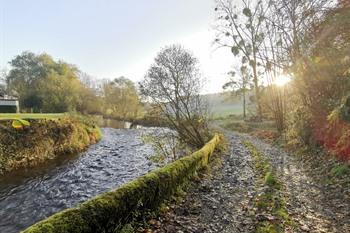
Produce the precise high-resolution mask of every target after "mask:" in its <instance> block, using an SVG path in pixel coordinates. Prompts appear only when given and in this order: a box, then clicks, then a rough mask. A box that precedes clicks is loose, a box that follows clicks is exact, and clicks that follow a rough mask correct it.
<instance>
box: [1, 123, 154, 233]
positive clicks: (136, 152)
mask: <svg viewBox="0 0 350 233" xmlns="http://www.w3.org/2000/svg"><path fill="white" fill-rule="evenodd" d="M155 131H156V129H155V128H141V129H113V128H103V129H102V132H103V138H102V140H101V141H100V142H98V143H97V144H95V145H92V146H91V147H89V149H88V150H87V151H86V152H83V153H81V154H79V155H74V156H72V155H69V156H60V157H59V158H57V159H55V160H53V161H49V162H48V163H47V164H43V165H42V166H40V167H37V168H35V169H28V170H21V171H18V172H15V173H11V174H10V175H7V176H6V177H2V178H1V179H0V232H1V233H17V232H19V231H20V230H23V229H24V228H26V227H28V226H30V225H32V224H33V223H35V222H37V221H39V220H42V219H44V218H46V217H48V216H50V215H52V214H54V213H56V212H58V211H60V210H63V209H65V208H69V207H73V206H75V205H77V204H78V203H80V202H83V201H85V200H87V199H89V198H91V197H93V196H96V195H98V194H100V193H103V192H106V191H108V190H111V189H113V188H115V187H118V186H120V185H121V184H123V183H125V182H127V181H129V180H131V179H133V178H135V177H138V176H140V175H142V174H145V173H147V172H148V171H150V170H152V169H154V168H155V166H154V165H153V164H152V163H151V162H150V161H149V160H148V159H147V157H148V156H150V155H152V153H153V150H152V148H151V146H150V145H147V144H144V143H143V142H142V140H141V136H142V135H143V134H148V133H154V132H155Z"/></svg>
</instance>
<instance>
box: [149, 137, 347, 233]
mask: <svg viewBox="0 0 350 233" xmlns="http://www.w3.org/2000/svg"><path fill="white" fill-rule="evenodd" d="M226 136H227V139H228V140H229V142H230V149H229V151H228V154H227V156H223V159H222V160H223V161H222V166H221V167H217V168H214V170H213V172H212V175H211V176H210V177H207V178H205V179H201V180H199V181H197V182H196V183H195V184H194V185H193V186H192V187H191V188H190V189H189V191H188V194H187V195H186V197H185V198H184V200H183V201H182V203H180V204H176V205H173V206H170V211H169V212H168V213H167V214H166V215H164V216H161V217H160V218H159V219H158V220H157V221H156V222H157V224H155V225H154V227H153V230H152V231H145V232H155V233H159V232H169V233H170V232H177V233H186V232H198V233H199V232H200V233H202V232H204V233H209V232H223V233H234V232H254V229H255V226H256V221H258V220H257V218H256V217H255V215H254V209H253V207H252V206H253V205H252V199H253V197H254V196H255V195H256V193H255V183H256V178H257V177H256V174H255V173H254V169H253V167H254V165H253V162H252V158H251V156H250V153H249V151H248V150H247V149H246V148H245V146H244V145H243V143H242V141H243V140H248V141H251V142H252V143H253V144H254V145H255V147H256V148H257V149H258V150H259V151H260V152H262V153H263V154H264V155H265V157H266V158H267V159H268V160H269V161H270V163H271V165H272V166H273V167H274V169H276V172H277V176H278V178H279V179H280V181H282V183H283V184H284V188H283V189H284V192H285V194H284V196H285V197H286V200H287V211H288V213H289V215H290V217H291V219H292V220H293V222H294V224H295V226H294V227H293V229H289V230H287V231H286V232H315V233H321V232H327V233H328V232H339V233H347V232H350V190H348V189H345V190H342V191H339V189H336V188H335V189H334V190H333V189H332V187H325V186H321V185H317V183H316V182H315V181H314V180H313V178H312V177H310V176H309V175H308V173H307V172H306V169H304V168H303V167H302V166H301V164H300V163H299V162H298V161H296V160H294V159H293V158H292V157H291V156H289V155H288V154H287V153H285V152H283V151H282V150H280V149H278V148H275V147H273V146H271V145H269V144H266V143H264V142H262V141H261V140H258V139H256V138H253V137H250V136H247V135H241V134H238V133H228V134H227V135H226ZM338 188H339V187H338ZM337 192H338V193H337Z"/></svg>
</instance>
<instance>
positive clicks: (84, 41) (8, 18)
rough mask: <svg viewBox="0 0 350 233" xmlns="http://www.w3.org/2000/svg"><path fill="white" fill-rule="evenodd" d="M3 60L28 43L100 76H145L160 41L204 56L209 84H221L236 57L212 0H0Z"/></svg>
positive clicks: (216, 87) (211, 88) (213, 88)
mask: <svg viewBox="0 0 350 233" xmlns="http://www.w3.org/2000/svg"><path fill="white" fill-rule="evenodd" d="M0 8H1V9H0V10H1V12H0V13H1V18H0V68H4V67H8V61H10V60H11V59H12V58H13V57H14V56H15V55H17V54H20V53H21V52H22V51H26V50H29V51H32V52H35V53H41V52H46V53H48V54H50V55H52V56H53V57H54V58H55V59H62V60H64V61H66V62H68V63H72V64H75V65H77V66H78V68H79V69H80V70H82V71H84V72H86V73H88V74H90V75H92V76H93V77H95V78H110V79H111V78H116V77H119V76H122V75H123V76H125V77H127V78H130V79H131V80H133V81H139V80H141V79H142V78H143V76H144V74H145V73H146V71H147V69H148V67H149V66H150V64H151V63H152V62H153V59H154V57H155V56H156V54H157V52H158V51H159V50H160V48H161V47H164V46H165V45H170V44H173V43H177V44H183V45H184V46H185V48H187V49H189V50H191V51H192V52H193V54H194V55H195V56H196V57H197V58H198V59H199V61H200V64H201V70H202V73H203V75H204V76H205V77H206V79H207V84H206V86H205V92H211V93H212V92H219V91H221V90H222V89H221V87H222V85H223V84H224V83H225V81H226V80H227V75H226V74H227V72H228V71H229V70H230V68H231V66H232V64H233V61H234V57H233V55H232V54H231V53H230V51H229V50H226V49H221V50H216V51H214V47H213V46H212V41H213V40H214V39H215V38H214V35H213V30H212V24H213V20H214V0H127V1H126V0H60V1H47V0H35V1H27V0H0Z"/></svg>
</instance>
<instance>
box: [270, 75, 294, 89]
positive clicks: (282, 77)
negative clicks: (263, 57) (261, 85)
mask: <svg viewBox="0 0 350 233" xmlns="http://www.w3.org/2000/svg"><path fill="white" fill-rule="evenodd" d="M289 81H290V77H289V76H287V75H280V76H278V77H277V78H276V79H275V81H274V83H275V85H276V86H279V87H282V86H284V85H286V84H287V83H288V82H289Z"/></svg>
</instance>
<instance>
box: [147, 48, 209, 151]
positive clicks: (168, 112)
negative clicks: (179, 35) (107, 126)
mask: <svg viewBox="0 0 350 233" xmlns="http://www.w3.org/2000/svg"><path fill="white" fill-rule="evenodd" d="M197 64H198V61H197V59H196V58H195V57H193V55H192V54H191V53H190V52H188V51H187V50H185V49H184V48H183V47H182V46H180V45H172V46H167V47H165V48H164V49H162V50H161V51H160V52H159V54H158V55H157V57H156V58H155V61H154V64H153V65H151V67H150V68H149V70H148V72H147V74H146V76H145V78H144V80H143V81H142V82H141V83H140V90H141V93H142V95H143V96H145V97H147V98H149V100H150V101H151V102H152V103H154V104H156V105H157V106H158V108H159V109H161V112H162V114H163V115H164V117H165V119H166V120H167V122H168V123H169V125H170V127H172V128H174V129H175V130H176V131H177V132H178V135H179V137H180V139H181V140H182V141H184V142H186V143H188V144H189V145H192V146H195V147H201V146H203V145H204V144H205V142H206V141H207V139H208V137H209V130H208V125H207V122H208V119H207V117H208V114H207V105H206V104H205V103H204V102H203V100H202V98H201V97H200V95H199V93H200V90H201V87H202V79H201V76H200V74H199V70H198V68H197Z"/></svg>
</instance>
